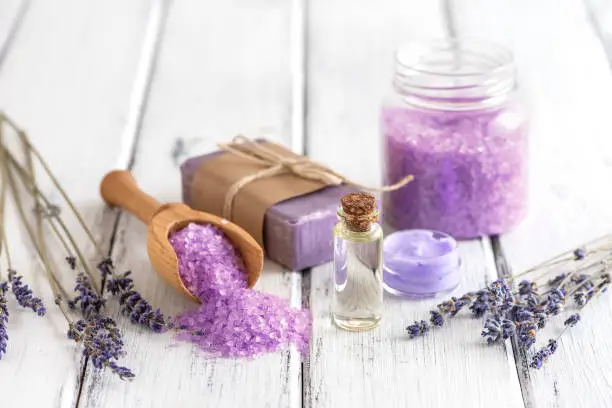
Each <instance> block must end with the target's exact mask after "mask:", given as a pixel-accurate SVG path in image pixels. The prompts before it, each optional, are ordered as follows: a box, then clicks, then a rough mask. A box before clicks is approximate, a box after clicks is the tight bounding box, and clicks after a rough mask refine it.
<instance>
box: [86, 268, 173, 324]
mask: <svg viewBox="0 0 612 408" xmlns="http://www.w3.org/2000/svg"><path fill="white" fill-rule="evenodd" d="M109 263H110V266H111V267H112V262H111V261H110V259H107V260H105V261H103V262H101V263H100V265H99V266H98V268H99V269H100V271H101V273H102V274H104V273H106V270H107V268H108V267H109ZM130 274H131V272H130V271H127V272H125V273H124V274H122V275H120V276H118V277H115V278H111V279H109V280H108V281H107V287H106V288H107V290H108V291H109V292H110V293H111V294H113V295H115V296H119V304H120V305H121V313H122V314H123V315H125V316H129V318H130V321H131V322H132V323H134V324H140V325H143V326H146V327H148V328H149V329H151V330H153V331H154V332H156V333H161V332H163V331H165V330H166V328H167V323H166V320H165V318H164V315H163V314H162V313H161V312H160V310H159V309H157V310H153V307H152V306H151V305H150V304H149V302H147V301H146V300H145V299H144V298H143V297H142V296H141V294H140V293H139V292H137V291H136V290H135V289H134V281H133V280H132V278H130V277H129V276H130Z"/></svg>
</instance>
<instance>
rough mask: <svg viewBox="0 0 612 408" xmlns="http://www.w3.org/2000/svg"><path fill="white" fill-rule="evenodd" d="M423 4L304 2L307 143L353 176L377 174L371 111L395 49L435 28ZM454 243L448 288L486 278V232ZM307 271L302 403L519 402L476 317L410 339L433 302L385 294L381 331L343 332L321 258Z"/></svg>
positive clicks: (505, 362) (437, 19) (436, 19)
mask: <svg viewBox="0 0 612 408" xmlns="http://www.w3.org/2000/svg"><path fill="white" fill-rule="evenodd" d="M422 4H423V3H421V2H404V1H388V2H386V4H382V5H381V4H379V3H372V2H369V1H359V2H355V1H350V2H349V1H342V2H336V4H335V6H331V5H329V4H327V3H326V4H325V6H323V4H322V3H321V4H315V5H312V6H311V8H310V20H311V21H312V25H311V29H310V38H311V42H312V43H313V45H312V46H311V48H310V51H311V53H310V56H309V62H310V72H309V97H310V98H309V110H308V111H309V122H308V129H309V134H308V140H309V149H308V152H309V154H310V156H311V157H313V158H314V159H315V160H318V161H322V162H324V163H327V164H329V165H331V166H334V168H336V169H338V170H339V171H341V172H342V173H343V174H346V175H347V176H348V177H351V178H353V179H356V180H359V181H360V182H362V183H368V184H370V185H379V184H380V171H377V170H376V169H379V168H380V155H379V153H378V151H379V136H378V135H379V129H378V123H379V122H378V118H379V117H378V115H379V110H380V103H381V101H382V98H383V95H384V93H385V92H387V90H388V89H389V88H390V87H391V84H390V81H391V78H392V73H393V65H392V64H393V50H394V48H395V47H396V46H397V45H398V44H400V43H401V42H402V41H405V40H406V39H407V38H411V37H413V36H416V35H422V36H425V35H431V36H440V35H443V34H444V27H443V24H444V21H443V19H442V12H441V10H440V9H439V8H438V4H437V3H436V2H430V3H429V5H428V7H427V8H425V7H422ZM418 6H421V7H420V8H419V7H418ZM417 8H419V12H418V13H416V12H414V10H415V9H417ZM345 10H351V13H349V14H348V15H346V14H345V13H344V12H343V11H345ZM357 147H358V148H357ZM341 158H343V159H341ZM383 217H384V215H383ZM460 247H461V254H462V257H463V259H464V265H463V273H464V279H463V282H462V285H461V286H460V287H459V288H458V289H457V290H456V292H455V294H462V293H465V292H466V291H468V290H475V289H476V290H477V289H479V288H481V287H482V286H484V285H485V284H486V283H487V282H491V281H493V280H495V277H496V270H495V264H494V262H493V258H492V256H491V252H490V248H489V245H488V242H487V241H483V242H469V243H462V244H461V245H460ZM310 277H311V285H312V287H311V292H310V307H311V308H312V311H313V315H314V318H315V325H314V334H313V336H314V338H313V349H312V353H311V357H310V361H309V364H308V369H307V372H305V378H307V381H305V384H306V386H305V387H307V388H305V392H306V396H307V398H306V406H309V407H330V408H331V407H340V406H342V407H344V406H347V407H348V406H353V407H357V406H363V407H366V406H375V405H378V404H381V403H382V404H383V405H384V406H388V407H405V406H407V404H408V403H409V404H410V406H417V407H444V406H451V405H455V404H457V402H458V401H460V403H459V404H458V405H457V406H468V405H467V404H469V405H470V406H479V407H484V406H492V405H495V406H499V407H517V406H520V405H521V401H522V399H521V393H520V388H519V386H518V381H517V374H516V370H515V369H514V362H513V357H512V354H511V353H508V352H507V349H506V348H505V347H502V346H500V347H487V346H486V345H485V344H483V343H482V339H481V337H480V331H481V329H482V327H481V326H482V324H481V322H480V321H475V320H471V319H462V318H460V319H457V320H459V321H457V322H454V324H452V325H451V326H450V327H448V328H445V329H444V330H440V331H437V332H435V333H431V334H430V335H429V336H427V337H426V338H423V339H418V340H408V338H407V336H406V335H405V331H404V329H405V327H406V326H407V325H408V324H411V323H412V322H413V321H414V320H416V319H418V320H421V319H423V318H425V319H427V318H428V316H429V310H430V309H431V307H432V304H433V305H435V304H436V303H437V302H436V301H435V300H433V301H432V300H429V301H422V302H401V301H398V300H397V299H396V298H394V297H391V296H386V297H385V318H384V321H383V323H382V327H381V328H380V329H379V330H376V331H374V332H369V333H360V334H354V333H345V332H343V331H341V330H338V329H336V328H335V327H334V326H332V325H331V322H330V319H329V302H330V293H329V290H328V289H329V288H330V285H331V284H330V279H331V269H330V266H329V265H326V266H322V267H319V268H315V269H314V270H313V271H312V273H311V275H310ZM438 300H439V299H438ZM485 371H486V375H483V372H485ZM462 404H463V405H462Z"/></svg>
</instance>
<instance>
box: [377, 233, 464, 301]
mask: <svg viewBox="0 0 612 408" xmlns="http://www.w3.org/2000/svg"><path fill="white" fill-rule="evenodd" d="M460 267H461V259H460V257H459V252H458V250H457V242H456V241H455V240H454V239H453V237H451V236H450V235H448V234H445V233H442V232H438V231H430V230H404V231H397V232H395V233H393V234H391V235H389V236H387V238H385V240H384V244H383V286H384V288H385V290H386V291H387V292H389V293H391V294H393V295H397V296H403V297H410V298H420V297H432V296H435V295H437V294H441V293H446V292H450V291H452V290H453V289H455V288H456V287H457V285H458V284H459V281H460V278H461V274H460V270H461V268H460Z"/></svg>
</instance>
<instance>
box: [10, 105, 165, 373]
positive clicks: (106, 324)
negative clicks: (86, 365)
mask: <svg viewBox="0 0 612 408" xmlns="http://www.w3.org/2000/svg"><path fill="white" fill-rule="evenodd" d="M5 125H6V127H8V128H9V129H11V130H13V131H14V133H15V134H16V135H17V139H18V144H19V145H20V146H21V150H22V151H23V156H24V157H25V160H23V163H20V162H19V160H17V158H16V157H17V156H16V154H15V153H14V152H13V151H11V149H9V148H8V144H7V143H5V142H6V141H5V139H4V138H3V131H4V130H5ZM35 163H36V164H37V165H38V166H39V167H40V168H42V170H43V173H44V174H45V175H46V177H48V178H49V179H50V181H51V182H52V184H53V186H54V187H55V188H56V189H57V191H58V192H59V194H60V195H61V197H62V198H63V200H64V202H65V203H66V205H67V207H68V209H69V210H70V211H71V212H72V213H73V215H74V217H75V218H76V219H77V221H78V224H79V225H80V226H81V227H82V228H83V230H84V231H85V233H86V236H87V238H88V240H89V241H90V243H91V244H92V245H93V247H94V248H95V251H96V253H97V257H98V259H99V261H98V262H97V266H96V268H93V267H92V266H90V263H89V262H88V260H87V259H86V257H85V256H84V254H83V251H82V250H81V248H80V247H79V245H78V244H77V242H76V240H75V238H74V235H73V234H72V233H71V231H70V230H69V229H68V227H67V224H66V222H65V221H64V219H63V218H62V214H61V211H60V207H59V206H57V205H55V204H53V203H51V201H50V200H49V198H48V197H47V195H45V193H43V191H41V189H40V188H39V184H38V183H37V180H36V177H35V171H34V169H35ZM0 167H1V169H0V170H1V171H0V174H1V176H2V184H1V186H0V255H2V258H3V259H4V262H5V264H6V266H7V268H6V270H7V273H6V275H5V274H3V273H2V269H1V267H0V360H1V359H2V356H3V354H4V353H6V352H7V347H8V344H9V343H8V339H9V338H8V333H7V327H6V323H7V322H8V319H9V307H8V297H9V295H10V293H11V292H12V295H13V297H14V298H15V300H16V303H17V304H18V305H19V306H21V307H24V308H27V309H31V310H32V311H33V312H34V313H36V314H37V315H38V316H44V315H45V313H46V311H47V309H46V307H45V305H44V304H43V302H42V300H41V299H40V298H38V297H36V296H35V295H34V294H33V293H32V290H31V289H30V288H29V287H28V285H27V284H25V282H24V278H23V276H22V275H20V274H18V273H17V271H16V270H15V269H14V268H13V264H12V262H11V257H10V252H9V245H8V241H7V234H6V228H5V223H4V208H5V202H6V198H7V196H8V195H9V194H10V195H11V196H12V198H13V201H14V202H15V205H16V207H17V211H18V213H19V219H20V220H21V223H22V225H23V227H24V229H25V230H26V232H27V235H28V236H29V238H30V241H31V244H32V247H33V250H34V252H35V253H36V254H37V255H38V258H39V259H40V261H41V263H42V265H43V269H44V271H45V274H46V277H47V281H48V283H49V285H50V287H51V290H52V292H53V295H54V303H55V306H56V307H58V308H59V310H60V311H61V313H62V315H63V316H64V317H65V318H66V325H67V329H66V333H67V337H68V338H69V339H71V340H73V341H75V342H76V343H78V344H80V345H81V346H82V350H83V356H84V358H85V359H88V360H89V361H91V362H92V364H93V366H94V367H95V368H97V369H104V368H107V369H110V370H111V371H112V372H113V373H115V374H117V375H118V376H119V377H120V378H121V379H130V378H132V377H134V373H132V371H131V370H130V369H128V368H126V367H123V366H121V365H119V364H118V361H119V359H120V358H121V357H122V356H123V355H124V354H125V350H124V344H123V338H122V335H121V332H120V330H119V328H118V326H117V323H116V322H115V320H114V319H113V318H111V317H109V316H108V315H106V314H105V306H106V303H107V298H106V297H105V294H108V295H110V296H112V297H113V298H114V299H116V301H118V303H119V305H120V309H121V312H122V314H124V315H125V316H127V317H129V319H130V321H131V322H132V323H134V324H138V325H142V326H145V327H147V328H148V329H150V330H152V331H154V332H157V333H159V332H163V331H165V330H166V329H168V328H170V327H172V324H171V322H170V321H169V320H168V319H166V318H164V316H163V315H162V313H161V312H160V311H159V310H154V309H153V307H152V306H151V305H150V304H149V303H148V302H147V301H146V300H145V299H144V298H143V297H142V296H141V295H140V293H139V292H138V291H137V290H136V289H135V287H134V283H133V281H132V279H131V278H130V272H125V273H122V274H117V273H116V272H115V268H114V266H113V263H112V261H111V259H110V257H109V255H110V254H107V253H104V251H103V250H102V249H101V247H100V245H99V244H98V242H97V241H96V240H95V239H94V237H93V234H92V232H91V230H90V229H89V228H88V227H87V225H86V223H85V221H84V219H83V217H82V216H81V214H80V213H79V211H78V210H77V209H76V207H75V205H74V204H73V202H72V201H71V200H70V198H69V197H68V195H67V194H66V192H65V190H64V189H63V188H62V186H61V185H60V183H59V182H58V180H57V178H56V177H55V176H54V175H53V173H52V172H51V170H50V168H49V166H48V165H47V163H46V162H45V160H44V159H43V157H42V155H41V154H40V153H39V152H38V150H36V148H35V147H34V146H33V145H32V143H31V141H30V140H29V139H28V137H27V135H26V134H25V132H23V131H21V130H20V129H19V128H18V127H17V126H16V125H15V123H14V122H13V121H11V120H10V119H9V118H8V117H6V116H5V115H3V114H2V113H1V112H0ZM23 191H25V192H26V194H27V195H28V197H29V199H30V200H31V202H33V203H34V205H33V207H34V217H31V216H30V215H29V212H27V211H26V205H25V201H24V198H22V192H23ZM32 218H33V220H32ZM46 232H51V233H52V236H53V237H54V238H55V239H56V240H57V241H58V242H59V244H60V247H61V248H62V250H63V258H64V259H65V262H66V265H67V267H64V268H62V270H64V271H65V272H64V274H70V275H71V276H72V279H73V280H74V287H73V289H72V290H69V288H68V289H67V288H66V287H65V286H64V285H63V284H62V279H61V278H62V277H64V276H62V273H61V272H60V269H59V268H57V267H56V265H55V264H54V262H53V261H52V257H51V256H50V253H49V249H48V246H47V242H46V234H45V233H46ZM96 269H97V273H94V272H95V271H96Z"/></svg>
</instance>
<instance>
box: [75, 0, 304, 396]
mask: <svg viewBox="0 0 612 408" xmlns="http://www.w3.org/2000/svg"><path fill="white" fill-rule="evenodd" d="M167 12H168V14H167V19H166V24H165V27H164V38H163V42H162V43H161V44H160V45H161V48H160V50H159V57H158V59H157V63H156V66H155V71H154V72H155V73H154V75H153V77H152V82H151V87H150V93H149V98H148V102H147V106H146V111H145V114H144V116H143V122H142V128H141V131H140V135H139V138H138V140H137V144H136V146H135V156H134V167H133V169H132V171H133V174H134V176H135V177H136V179H137V181H138V182H139V184H140V185H141V186H142V188H143V189H144V190H145V191H147V192H149V193H150V194H152V195H153V196H154V197H156V198H158V199H159V200H160V201H163V202H172V201H180V199H181V184H180V172H179V168H178V165H179V164H180V163H178V161H177V159H178V160H182V159H184V158H185V157H186V156H191V155H196V154H198V153H207V152H210V151H214V150H217V148H216V143H217V142H221V141H225V140H228V139H230V138H231V137H233V136H234V135H236V134H238V133H239V132H246V134H251V135H253V136H255V134H256V133H257V132H259V131H262V130H263V131H267V132H268V133H269V135H270V136H269V137H271V138H274V139H276V140H278V141H280V142H283V143H285V144H289V145H290V144H291V138H292V134H291V101H292V87H291V79H292V78H291V71H290V69H289V68H290V66H291V65H290V64H291V53H290V42H291V38H290V34H291V32H290V26H289V23H290V21H291V14H290V13H291V7H290V5H289V3H287V2H284V1H280V0H279V1H273V2H267V4H266V6H265V7H262V5H257V4H250V5H249V4H247V3H244V2H241V1H228V2H224V3H223V4H221V3H217V4H216V5H215V6H212V5H211V3H207V2H201V1H198V0H193V1H184V2H175V3H173V4H171V5H170V7H169V8H168V9H167ZM230 27H231V28H230ZM228 28H229V29H228ZM186 39H192V40H191V41H188V42H185V41H186ZM179 140H182V141H183V142H179ZM181 143H182V144H184V147H185V149H186V151H184V152H180V153H181V154H178V153H179V152H177V144H178V145H179V146H180V144H181ZM145 236H146V229H145V226H144V225H142V224H140V223H139V221H138V220H136V219H134V218H132V217H131V216H129V215H124V216H122V217H121V224H120V226H119V229H118V240H117V242H116V244H115V247H114V254H116V257H117V259H118V260H119V261H118V265H117V266H118V267H119V268H121V269H131V270H132V272H133V274H134V279H135V281H136V284H137V285H138V287H139V288H140V290H141V292H142V293H143V295H144V296H145V297H146V298H148V299H150V300H151V302H152V304H154V305H155V306H156V307H160V308H161V309H162V310H163V311H164V312H166V313H168V314H170V315H173V314H177V313H179V312H181V311H183V310H186V309H187V308H193V307H196V305H195V304H193V303H191V302H189V301H188V300H186V299H184V298H183V297H182V295H180V294H178V293H177V292H175V291H174V290H173V289H171V288H169V287H168V286H167V285H166V284H165V283H164V282H163V281H162V280H161V279H160V278H158V277H157V276H156V275H155V272H154V271H153V270H152V269H151V267H150V264H149V262H148V259H147V254H146V246H145ZM291 284H292V277H291V273H290V272H288V271H283V269H282V268H281V267H280V266H279V265H276V264H274V263H273V262H271V261H266V265H265V270H264V273H263V275H262V277H261V278H260V280H259V282H258V283H257V286H256V288H257V289H259V290H262V291H265V292H268V293H274V294H276V295H279V296H281V297H284V298H287V299H289V298H290V297H291V294H292V288H291ZM298 299H299V297H298ZM118 319H119V320H120V321H121V325H122V327H123V329H124V334H125V340H126V348H127V350H128V353H129V354H128V357H127V358H126V364H128V365H129V366H130V367H131V368H133V369H134V371H135V372H136V373H137V377H136V379H135V380H134V381H132V382H130V383H127V382H122V381H120V380H119V379H117V378H115V376H113V375H112V374H110V373H103V374H102V375H100V374H98V373H95V372H93V371H92V370H89V372H88V374H89V375H88V376H87V378H86V382H85V385H84V387H83V392H82V394H81V405H82V406H84V407H134V406H139V404H143V405H145V406H150V407H168V406H174V405H180V406H186V407H191V406H193V407H195V406H210V407H219V408H221V407H228V408H229V407H240V406H251V404H255V406H261V407H267V406H270V407H288V406H294V407H297V406H300V404H301V403H300V401H301V393H302V390H301V383H300V378H299V375H300V361H299V358H298V356H297V355H296V354H294V353H291V354H290V353H289V352H284V353H277V354H271V355H267V356H264V357H262V358H260V359H257V360H254V361H248V362H244V361H234V360H224V359H218V360H207V359H205V358H204V357H203V356H202V355H201V354H199V352H198V350H197V349H196V348H195V347H192V346H190V345H188V344H184V343H176V342H175V341H174V340H173V339H172V337H171V336H170V335H165V336H160V335H155V334H151V333H148V332H146V331H145V330H140V329H138V328H135V327H134V326H133V325H131V324H130V323H129V322H128V321H127V320H126V319H125V318H122V317H118ZM162 384H163V386H160V385H162ZM111 390H112V391H111Z"/></svg>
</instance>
